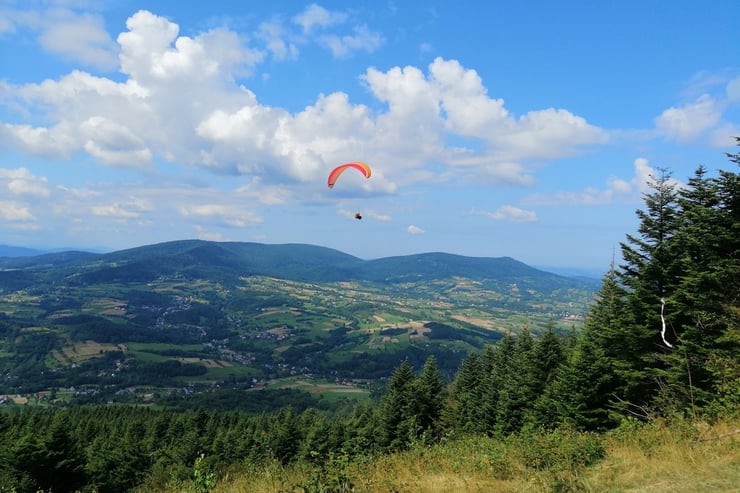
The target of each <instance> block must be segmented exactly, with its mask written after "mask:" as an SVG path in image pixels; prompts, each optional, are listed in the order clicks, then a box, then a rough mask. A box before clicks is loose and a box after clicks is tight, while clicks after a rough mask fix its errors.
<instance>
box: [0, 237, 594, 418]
mask: <svg viewBox="0 0 740 493" xmlns="http://www.w3.org/2000/svg"><path fill="white" fill-rule="evenodd" d="M597 287H598V283H597V282H596V281H595V280H594V281H592V282H589V281H587V280H583V279H572V278H568V277H563V276H558V275H555V274H552V273H548V272H544V271H541V270H537V269H534V268H532V267H529V266H527V265H525V264H523V263H521V262H518V261H516V260H514V259H511V258H471V257H463V256H459V255H450V254H442V253H428V254H419V255H408V256H404V257H393V258H388V259H377V260H361V259H358V258H356V257H353V256H350V255H347V254H344V253H341V252H338V251H336V250H332V249H328V248H323V247H318V246H314V245H297V244H288V245H266V244H260V243H228V242H208V241H200V240H184V241H174V242H169V243H162V244H157V245H147V246H143V247H138V248H133V249H129V250H123V251H118V252H113V253H109V254H93V253H86V252H63V253H54V254H46V255H40V256H36V257H23V258H0V374H2V375H3V378H2V379H0V402H10V401H13V402H14V403H16V404H20V403H25V402H30V403H31V404H39V405H69V404H82V403H107V402H116V403H129V404H132V403H145V404H160V405H165V406H168V407H170V408H172V407H177V408H194V407H198V406H203V407H206V408H208V409H241V410H244V411H248V412H255V411H259V410H265V411H267V410H274V409H277V408H279V405H281V404H282V405H284V404H286V403H288V402H292V403H293V404H294V405H296V406H297V407H298V408H301V409H302V408H305V407H308V406H310V405H314V406H320V407H331V404H329V403H328V402H329V401H331V399H326V400H325V401H324V402H316V399H312V398H311V396H310V395H306V394H305V392H298V391H297V390H290V389H280V388H276V387H279V386H282V387H288V388H295V387H301V388H307V387H311V386H315V385H318V384H321V385H322V388H327V385H326V384H328V383H331V384H332V385H333V388H334V390H335V391H336V392H334V394H337V395H342V396H344V397H351V398H365V397H367V396H368V395H369V394H370V392H371V391H372V390H373V389H374V388H375V387H377V385H378V384H379V383H382V379H385V378H387V377H388V375H389V373H390V371H391V369H392V368H394V367H395V366H397V365H398V364H399V363H400V362H401V361H402V360H404V359H409V361H410V362H412V363H413V364H414V365H416V366H421V365H423V363H424V361H425V359H426V358H427V357H428V356H430V355H434V356H435V357H436V358H437V362H438V365H439V367H440V369H441V371H442V372H443V373H444V374H445V376H446V377H449V376H451V375H452V374H453V373H454V372H455V370H456V369H457V366H458V365H459V364H460V361H461V360H462V358H463V357H465V356H466V355H467V354H468V353H470V352H471V351H475V350H479V349H482V348H483V347H484V346H485V345H486V344H489V343H492V342H495V341H496V340H498V339H499V338H501V336H502V335H503V334H504V333H507V332H518V331H519V330H521V329H522V328H527V329H529V330H531V331H532V332H533V333H540V332H541V331H543V330H545V329H546V328H547V327H548V326H550V325H551V326H554V327H555V328H556V329H557V330H558V331H561V332H567V331H570V330H573V329H575V328H577V327H578V326H580V324H582V322H583V317H584V315H585V313H586V311H587V310H588V305H589V303H590V302H591V301H592V300H593V296H594V293H595V290H596V289H597ZM296 380H298V381H296ZM256 388H265V390H264V392H261V393H259V394H256V393H255V394H253V395H255V396H258V397H259V399H250V400H249V401H244V399H241V395H242V392H243V391H244V390H245V389H256ZM314 394H315V392H314Z"/></svg>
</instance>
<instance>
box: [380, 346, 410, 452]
mask: <svg viewBox="0 0 740 493" xmlns="http://www.w3.org/2000/svg"><path fill="white" fill-rule="evenodd" d="M415 380H416V377H415V376H414V369H413V367H412V366H411V363H410V362H409V360H408V359H404V360H403V361H402V362H401V364H400V365H399V366H398V368H396V369H395V370H394V371H393V374H392V375H391V377H390V379H389V380H388V389H387V391H386V394H385V395H384V396H383V398H382V400H381V403H380V409H379V413H380V445H381V447H383V448H385V449H388V450H398V449H404V448H407V447H408V446H409V444H410V443H411V439H412V437H415V436H416V433H417V423H416V417H415V415H414V412H413V411H414V399H413V396H414V381H415Z"/></svg>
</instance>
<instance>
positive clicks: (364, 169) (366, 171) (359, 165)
mask: <svg viewBox="0 0 740 493" xmlns="http://www.w3.org/2000/svg"><path fill="white" fill-rule="evenodd" d="M350 168H354V169H356V170H358V171H359V172H360V173H362V175H363V176H364V177H365V178H370V175H371V174H372V171H371V170H370V166H368V165H367V164H365V163H363V162H361V161H353V162H351V163H345V164H340V165H339V166H337V167H336V168H334V169H333V170H332V171H331V173H329V178H328V179H327V181H326V184H327V185H329V188H334V184H335V183H336V182H337V179H338V178H339V175H341V174H342V173H344V172H345V171H346V170H348V169H350Z"/></svg>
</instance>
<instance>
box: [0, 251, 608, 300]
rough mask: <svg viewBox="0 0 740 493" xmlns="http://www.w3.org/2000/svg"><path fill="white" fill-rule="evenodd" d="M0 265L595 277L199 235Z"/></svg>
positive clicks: (579, 283) (147, 277)
mask: <svg viewBox="0 0 740 493" xmlns="http://www.w3.org/2000/svg"><path fill="white" fill-rule="evenodd" d="M0 269H4V270H6V271H7V270H9V269H12V270H17V269H22V270H24V272H25V273H26V276H24V277H26V278H27V279H28V280H29V281H31V280H32V279H36V280H38V276H43V275H49V276H51V277H57V276H62V277H67V276H70V275H74V276H75V277H76V278H77V280H78V281H84V282H87V283H101V282H148V281H151V280H154V279H157V278H158V277H160V276H163V275H165V276H168V275H173V274H175V273H177V274H178V275H183V276H187V277H190V278H193V279H196V278H208V279H212V280H219V281H221V282H226V283H228V284H232V283H233V282H234V281H236V280H237V279H238V278H240V277H244V276H256V275H259V276H268V277H274V278H279V279H286V280H291V281H301V282H321V283H323V282H337V281H369V282H374V283H381V284H398V283H404V282H421V281H431V280H438V279H446V278H450V277H463V278H468V279H472V280H480V281H492V280H495V281H497V282H498V283H502V282H503V283H512V282H519V283H522V282H524V283H526V284H529V285H532V287H536V288H537V289H539V290H542V289H543V288H544V289H545V290H546V289H547V288H548V287H549V288H564V287H575V288H584V287H585V288H589V289H590V288H594V287H595V286H596V285H597V281H596V280H589V279H585V278H583V277H581V276H573V277H570V276H563V275H558V274H554V273H552V272H547V271H545V270H541V269H537V268H534V267H531V266H528V265H526V264H524V263H522V262H519V261H517V260H515V259H512V258H510V257H496V258H492V257H467V256H462V255H454V254H449V253H439V252H436V253H421V254H414V255H404V256H394V257H385V258H380V259H374V260H363V259H360V258H358V257H354V256H352V255H349V254H346V253H343V252H340V251H338V250H334V249H331V248H326V247H321V246H315V245H307V244H263V243H243V242H213V241H204V240H181V241H172V242H166V243H160V244H155V245H147V246H141V247H136V248H131V249H126V250H120V251H116V252H111V253H91V252H82V251H64V252H55V253H45V252H41V251H38V250H34V249H29V248H22V247H10V246H0ZM4 277H6V278H8V277H14V278H17V277H18V276H17V273H16V275H10V274H9V273H8V272H6V273H5V276H3V273H0V286H1V285H2V283H3V278H4ZM16 280H17V279H16ZM58 280H61V279H58Z"/></svg>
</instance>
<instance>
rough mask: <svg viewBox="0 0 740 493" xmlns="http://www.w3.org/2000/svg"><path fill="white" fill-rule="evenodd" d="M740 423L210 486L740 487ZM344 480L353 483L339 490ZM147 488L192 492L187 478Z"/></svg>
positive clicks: (232, 489) (256, 472)
mask: <svg viewBox="0 0 740 493" xmlns="http://www.w3.org/2000/svg"><path fill="white" fill-rule="evenodd" d="M739 427H740V422H738V421H737V420H734V421H730V422H722V423H719V424H715V425H712V426H710V425H707V424H705V423H687V422H679V423H678V424H673V425H670V426H669V425H666V424H665V423H664V422H655V423H651V424H649V425H635V426H629V427H623V428H621V429H619V430H616V431H613V432H610V433H608V434H605V435H600V436H594V435H584V434H579V433H574V432H559V433H557V434H555V435H550V436H545V437H543V436H542V435H540V436H539V438H537V437H530V439H524V438H523V437H516V438H513V439H510V440H506V441H503V442H502V441H496V440H493V439H487V438H481V437H473V438H467V439H461V440H453V441H449V442H446V443H445V444H444V445H441V446H435V447H417V448H414V449H413V450H410V451H407V452H403V453H398V454H393V455H389V456H385V457H381V458H379V459H376V460H374V461H369V462H361V463H360V462H355V463H347V462H346V461H344V460H342V459H341V458H340V459H339V460H336V461H335V462H334V463H332V464H324V465H323V466H319V467H313V468H312V467H309V466H305V465H303V466H294V467H282V466H280V465H278V464H270V465H267V466H264V467H262V468H257V469H254V468H253V469H244V468H242V469H240V470H232V471H231V472H230V473H229V474H228V475H226V477H224V478H223V479H222V480H221V481H219V482H218V483H217V484H216V487H215V488H214V489H213V490H211V491H212V492H213V493H226V492H228V493H246V492H250V493H267V492H270V493H273V492H308V491H354V492H367V493H380V492H384V493H385V492H391V491H393V492H409V493H412V492H413V493H442V492H448V491H455V492H471V493H472V492H498V493H507V492H509V493H514V492H532V493H544V492H593V493H627V492H629V493H643V492H644V493H669V492H670V493H700V492H708V491H712V492H723V493H733V492H735V493H737V492H740V486H738V485H740V433H739V431H740V428H739ZM540 439H542V440H540ZM594 440H596V442H594ZM594 443H598V444H599V447H598V448H599V449H601V450H603V452H604V456H603V458H602V459H600V460H596V461H595V462H594V463H592V464H590V465H583V462H584V461H583V455H582V454H581V453H580V452H582V451H583V450H584V449H586V448H588V447H589V446H591V445H594ZM543 462H544V463H547V466H543ZM345 480H349V481H351V483H352V485H353V486H354V489H351V490H350V489H341V488H340V486H341V485H342V484H343V483H342V482H343V481H345ZM344 484H346V482H345V483H344ZM322 488H323V489H322ZM145 489H146V491H159V492H161V493H165V492H166V493H170V492H175V491H178V492H182V491H196V489H195V485H193V484H187V483H186V484H177V485H174V484H173V485H169V487H166V488H159V489H157V488H153V487H152V485H147V486H146V488H145ZM141 491H144V490H141Z"/></svg>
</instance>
